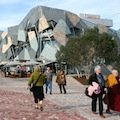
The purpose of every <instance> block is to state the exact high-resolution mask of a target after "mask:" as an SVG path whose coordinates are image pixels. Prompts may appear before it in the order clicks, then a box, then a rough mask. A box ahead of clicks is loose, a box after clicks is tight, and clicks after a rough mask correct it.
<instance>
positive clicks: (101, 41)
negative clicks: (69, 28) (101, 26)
mask: <svg viewBox="0 0 120 120" xmlns="http://www.w3.org/2000/svg"><path fill="white" fill-rule="evenodd" d="M56 57H57V60H58V61H64V62H66V63H67V64H70V65H74V66H78V65H82V66H91V65H92V63H93V61H94V62H98V60H99V62H100V61H101V60H105V63H106V64H110V63H113V62H115V60H116V58H117V44H116V41H115V40H113V39H112V36H111V35H109V34H107V33H102V34H100V33H99V31H98V29H97V28H94V29H88V30H86V31H85V33H84V35H82V36H77V37H74V38H71V39H69V41H68V42H67V44H66V46H61V48H60V51H58V52H57V54H56Z"/></svg>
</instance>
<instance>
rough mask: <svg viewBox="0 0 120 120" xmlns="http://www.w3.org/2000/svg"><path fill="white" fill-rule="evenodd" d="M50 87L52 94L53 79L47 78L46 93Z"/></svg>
mask: <svg viewBox="0 0 120 120" xmlns="http://www.w3.org/2000/svg"><path fill="white" fill-rule="evenodd" d="M48 87H49V90H50V94H52V80H47V81H46V94H47V92H48Z"/></svg>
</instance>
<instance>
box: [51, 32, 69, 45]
mask: <svg viewBox="0 0 120 120" xmlns="http://www.w3.org/2000/svg"><path fill="white" fill-rule="evenodd" d="M53 35H54V38H55V39H56V40H57V41H58V42H59V43H60V44H61V45H64V46H65V45H66V43H67V41H68V38H67V37H66V35H65V34H64V33H63V32H60V31H58V30H54V31H53Z"/></svg>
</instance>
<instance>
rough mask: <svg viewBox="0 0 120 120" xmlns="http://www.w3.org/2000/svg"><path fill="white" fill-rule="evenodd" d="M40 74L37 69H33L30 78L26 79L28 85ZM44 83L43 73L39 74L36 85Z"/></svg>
mask: <svg viewBox="0 0 120 120" xmlns="http://www.w3.org/2000/svg"><path fill="white" fill-rule="evenodd" d="M40 74H41V73H40V72H39V71H34V72H33V73H32V75H31V78H30V80H29V81H28V85H29V86H31V84H34V83H35V82H36V81H37V79H38V77H39V75H40ZM44 83H45V75H43V74H41V75H40V77H39V80H38V82H37V83H36V86H43V85H44Z"/></svg>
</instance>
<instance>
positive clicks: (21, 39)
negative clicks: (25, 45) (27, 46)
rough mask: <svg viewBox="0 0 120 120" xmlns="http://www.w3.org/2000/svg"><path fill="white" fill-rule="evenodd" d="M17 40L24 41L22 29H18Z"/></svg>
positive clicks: (24, 35) (24, 36)
mask: <svg viewBox="0 0 120 120" xmlns="http://www.w3.org/2000/svg"><path fill="white" fill-rule="evenodd" d="M18 40H19V41H23V42H25V41H26V33H25V31H24V30H18Z"/></svg>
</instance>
